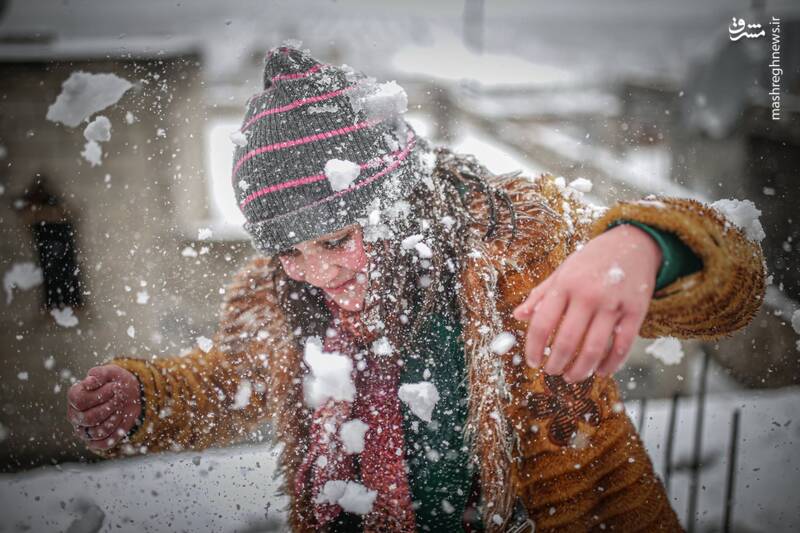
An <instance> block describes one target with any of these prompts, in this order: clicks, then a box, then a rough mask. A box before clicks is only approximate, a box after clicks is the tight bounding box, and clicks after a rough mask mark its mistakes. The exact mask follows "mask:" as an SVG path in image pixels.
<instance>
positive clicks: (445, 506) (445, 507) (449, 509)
mask: <svg viewBox="0 0 800 533" xmlns="http://www.w3.org/2000/svg"><path fill="white" fill-rule="evenodd" d="M455 510H456V508H455V507H453V504H452V503H450V502H449V501H447V500H442V511H444V512H445V514H453V513H454V512H455Z"/></svg>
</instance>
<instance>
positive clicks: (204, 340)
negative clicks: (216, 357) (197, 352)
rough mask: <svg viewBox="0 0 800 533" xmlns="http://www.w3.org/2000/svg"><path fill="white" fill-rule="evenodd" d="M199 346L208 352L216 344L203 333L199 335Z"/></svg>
mask: <svg viewBox="0 0 800 533" xmlns="http://www.w3.org/2000/svg"><path fill="white" fill-rule="evenodd" d="M197 346H199V347H200V349H201V350H203V351H204V352H205V353H208V352H209V351H210V350H211V347H212V346H214V341H212V340H211V339H209V338H208V337H205V336H203V335H201V336H199V337H197Z"/></svg>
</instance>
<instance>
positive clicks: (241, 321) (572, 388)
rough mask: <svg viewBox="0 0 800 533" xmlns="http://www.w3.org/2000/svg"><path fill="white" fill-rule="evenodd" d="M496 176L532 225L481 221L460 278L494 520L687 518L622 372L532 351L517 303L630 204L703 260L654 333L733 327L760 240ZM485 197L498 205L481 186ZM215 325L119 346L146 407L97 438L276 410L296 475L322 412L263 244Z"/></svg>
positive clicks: (662, 208)
mask: <svg viewBox="0 0 800 533" xmlns="http://www.w3.org/2000/svg"><path fill="white" fill-rule="evenodd" d="M497 185H498V186H499V187H500V188H501V189H502V190H504V191H505V192H506V193H507V194H508V195H509V197H510V199H511V200H512V202H513V203H514V206H515V208H516V210H517V231H518V232H519V236H518V238H516V239H514V240H513V241H510V234H509V230H506V229H500V230H499V231H498V232H497V233H496V234H495V235H494V236H493V237H492V238H491V239H489V240H484V239H483V238H482V236H483V233H484V231H483V228H479V227H472V228H470V240H469V252H468V254H467V257H465V258H464V259H463V268H462V269H461V271H460V273H459V288H458V301H459V307H460V311H461V317H460V319H461V324H462V336H463V339H462V340H463V343H464V351H465V355H466V361H465V365H466V366H467V368H466V373H467V376H468V383H467V387H468V394H469V405H468V415H467V424H466V428H465V431H466V436H467V438H468V442H470V444H471V447H472V448H471V449H472V452H473V453H474V454H475V458H476V459H477V462H478V472H479V478H480V490H481V502H482V509H483V523H484V527H485V528H486V530H487V531H503V530H506V529H508V528H509V527H511V520H512V515H515V516H518V514H519V513H518V512H515V508H516V509H517V511H518V510H519V508H520V507H521V508H523V509H524V511H525V512H526V513H527V517H528V518H529V519H530V520H531V521H532V522H533V523H534V524H535V528H536V531H586V530H595V529H607V530H615V531H640V530H641V531H655V530H665V531H681V527H680V525H679V522H678V519H677V517H676V515H675V512H674V511H673V509H672V508H671V506H670V503H669V499H668V497H667V494H666V492H665V490H664V487H663V485H662V483H661V481H660V480H659V479H658V477H657V476H656V474H655V473H654V470H653V466H652V463H651V461H650V459H649V457H648V456H647V453H646V451H645V448H644V446H643V444H642V442H641V440H640V439H639V436H638V435H637V433H636V430H635V428H634V427H633V425H632V423H631V421H630V420H629V418H628V416H627V414H626V413H625V411H624V409H623V406H622V404H621V402H620V394H619V390H618V387H617V385H616V383H615V381H614V380H613V378H611V377H605V378H603V377H597V376H592V377H590V378H588V379H587V380H585V381H583V382H580V383H575V384H568V383H566V382H565V381H564V380H563V379H562V378H560V377H557V376H548V375H546V374H544V373H543V372H542V371H540V370H539V369H533V368H529V367H528V366H527V365H525V364H524V363H523V364H519V360H520V359H519V358H520V357H522V360H524V357H523V354H522V351H523V348H524V337H525V330H526V327H527V324H526V323H523V322H519V321H516V320H515V319H514V318H513V317H512V316H511V312H512V310H513V309H514V308H515V307H516V306H517V305H518V304H519V303H521V302H522V301H523V299H524V298H525V297H526V296H527V294H528V293H529V292H530V290H531V289H532V288H533V287H535V286H536V285H537V284H538V283H539V282H541V281H543V280H544V279H546V278H547V277H548V275H549V274H550V273H552V272H553V271H554V270H555V268H556V267H557V266H558V265H559V264H561V263H562V262H563V261H564V260H565V258H566V257H567V256H568V255H569V254H570V253H571V252H573V251H574V250H575V249H576V246H578V245H579V244H581V243H585V242H586V241H587V240H588V239H591V238H593V237H595V236H597V235H599V234H600V233H602V232H603V231H605V229H606V228H607V227H608V226H609V224H611V223H612V222H614V221H615V220H619V219H626V220H634V221H639V222H642V223H644V224H647V225H649V226H652V227H655V228H658V229H660V230H663V231H668V232H672V233H674V234H676V235H677V236H678V237H679V238H680V239H681V241H682V242H683V243H685V244H686V245H687V246H688V247H689V248H691V250H692V251H693V252H694V253H695V254H696V255H697V256H698V257H700V258H701V259H702V261H703V268H702V270H700V271H697V272H695V273H693V274H690V275H688V276H684V277H682V278H679V279H677V280H676V281H674V282H672V283H670V284H669V285H667V286H666V287H663V288H661V289H659V290H657V291H656V292H655V293H654V295H653V299H652V301H651V303H650V306H649V309H648V312H647V315H646V317H645V320H644V322H643V324H642V326H641V329H640V331H639V335H640V336H642V337H645V338H656V337H661V336H668V335H669V336H673V337H677V338H681V339H705V340H713V339H718V338H721V337H724V336H728V335H731V334H732V333H733V332H735V331H736V330H738V329H740V328H742V327H744V326H745V325H746V324H748V322H749V321H750V320H751V319H752V318H753V316H754V315H755V313H756V312H757V310H758V308H759V307H760V305H761V303H762V300H763V296H764V290H765V285H764V283H765V281H764V278H765V276H764V273H765V265H764V260H763V256H762V251H761V248H760V245H759V244H758V243H756V242H754V241H751V240H748V239H747V238H746V237H745V235H744V233H743V232H742V230H741V229H740V228H738V227H737V226H736V225H734V224H732V223H731V222H730V221H728V220H727V219H726V218H725V217H724V216H723V215H722V214H721V213H720V212H718V211H717V210H715V209H713V208H711V207H709V206H708V205H705V204H702V203H700V202H697V201H694V200H689V199H678V198H670V197H648V199H645V200H639V201H619V202H616V203H615V204H613V205H612V206H611V207H609V208H605V209H598V208H595V207H591V206H588V205H586V204H585V203H584V202H583V201H582V200H581V199H580V196H579V195H577V194H573V192H572V191H571V190H569V189H568V188H565V187H563V181H562V180H557V179H555V178H553V176H551V175H549V174H543V175H541V176H539V177H538V178H535V179H526V178H519V177H515V178H505V179H502V180H500V181H499V182H497ZM542 200H544V201H545V203H546V205H547V207H548V208H549V209H550V210H552V213H551V214H553V215H556V216H553V217H550V218H549V220H551V223H550V224H549V225H547V226H545V227H543V226H542V225H541V223H540V221H541V220H542V217H541V216H540V215H541V213H539V212H534V210H539V209H540V207H541V201H542ZM471 209H473V210H476V211H480V210H485V209H488V207H487V206H486V205H484V204H483V203H481V200H479V199H475V200H473V203H472V205H471ZM509 241H510V242H509ZM503 331H512V332H514V333H515V335H516V336H517V343H516V346H515V347H514V348H512V349H511V350H510V351H509V352H507V353H505V354H504V355H502V356H498V355H496V354H494V353H492V352H491V351H490V349H489V345H490V343H491V341H492V339H494V338H495V336H496V335H497V334H499V333H500V332H503ZM213 340H214V344H213V346H212V347H211V349H209V350H207V351H204V350H202V349H200V348H195V349H194V350H193V351H192V352H191V353H189V354H187V355H185V356H182V357H169V358H157V359H152V360H144V359H136V358H127V357H120V358H116V359H113V360H112V361H110V362H113V363H115V364H118V365H120V366H122V367H124V368H126V369H128V370H130V371H131V372H133V373H134V374H135V375H136V376H137V378H138V379H139V380H140V382H141V384H142V389H143V391H144V405H145V413H144V419H143V424H142V427H141V428H140V429H139V430H138V431H136V432H135V433H134V434H133V436H132V437H131V438H130V440H128V441H126V442H123V443H121V444H119V445H117V447H115V448H113V449H111V450H109V451H107V452H98V453H100V454H101V455H104V456H106V457H112V456H119V455H123V454H124V453H138V452H141V451H145V450H146V451H148V452H156V451H161V450H182V449H202V448H206V447H208V446H212V445H221V444H225V443H229V442H232V441H235V440H239V439H241V438H242V437H244V436H246V435H247V434H248V432H250V431H252V429H253V428H254V427H255V426H256V425H258V424H260V423H263V422H264V421H266V420H271V421H272V422H273V426H274V428H275V436H276V440H277V441H280V442H282V443H283V444H284V449H283V452H282V455H281V459H280V465H281V470H282V474H283V476H284V483H285V484H286V487H292V486H293V482H294V475H295V472H296V469H297V467H298V465H299V463H300V461H301V458H302V453H303V450H304V449H305V445H306V439H307V434H308V428H309V423H310V411H309V409H308V408H306V406H305V404H304V402H303V392H302V378H303V376H304V373H305V371H306V370H305V366H304V363H303V354H302V353H301V351H300V350H299V349H298V348H297V342H296V339H295V338H294V334H293V332H292V329H291V328H290V327H289V325H288V324H287V319H286V317H285V316H284V313H283V312H282V310H281V308H280V306H279V305H278V302H277V299H276V294H275V292H274V290H273V287H272V270H271V267H270V264H269V258H267V257H264V256H256V257H254V258H253V259H252V260H251V261H250V262H248V263H247V264H246V265H245V266H244V267H243V268H242V269H241V270H240V271H239V272H238V273H236V275H235V276H234V278H233V281H232V282H231V283H230V284H229V285H228V287H227V288H226V291H225V297H224V301H223V304H222V309H221V323H220V329H219V331H218V332H217V333H216V335H215V336H214V339H213ZM204 348H208V347H207V346H206V347H204ZM515 363H516V364H515ZM242 384H245V385H246V387H245V390H247V387H249V390H250V400H249V402H246V403H247V405H244V406H243V405H242V403H245V402H241V401H238V402H237V392H239V393H240V394H239V395H240V396H241V390H242V389H241V386H242ZM239 400H241V399H239ZM286 492H287V493H289V494H290V493H291V491H290V490H287V491H286ZM310 508H311V506H310V505H309V502H306V501H294V500H293V501H292V502H291V505H290V516H289V520H290V523H291V525H292V528H293V529H294V530H296V531H304V530H306V529H305V528H304V526H303V525H304V524H309V523H312V522H310V521H309V520H308V517H307V516H306V513H308V512H310Z"/></svg>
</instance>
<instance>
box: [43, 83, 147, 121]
mask: <svg viewBox="0 0 800 533" xmlns="http://www.w3.org/2000/svg"><path fill="white" fill-rule="evenodd" d="M131 87H132V85H131V83H130V82H129V81H128V80H126V79H123V78H120V77H119V76H117V75H116V74H91V73H89V72H83V71H81V70H78V71H76V72H73V73H72V74H70V77H69V78H67V79H66V81H64V83H62V84H61V94H59V95H58V98H56V101H55V103H53V104H52V105H51V106H50V107H49V108H48V109H47V120H49V121H51V122H61V123H62V124H64V125H66V126H69V127H70V128H74V127H75V126H77V125H78V124H80V123H81V122H83V121H84V120H86V119H87V118H89V117H90V116H92V115H93V114H94V113H97V112H98V111H102V110H103V109H105V108H107V107H108V106H110V105H113V104H116V103H117V102H118V101H119V99H120V98H121V97H122V95H123V94H125V91H127V90H128V89H130V88H131Z"/></svg>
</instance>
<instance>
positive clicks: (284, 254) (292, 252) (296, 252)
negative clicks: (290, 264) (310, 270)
mask: <svg viewBox="0 0 800 533" xmlns="http://www.w3.org/2000/svg"><path fill="white" fill-rule="evenodd" d="M298 255H300V251H299V250H296V249H294V248H292V249H290V250H286V251H283V252H280V253H278V257H284V258H289V257H297V256H298Z"/></svg>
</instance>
